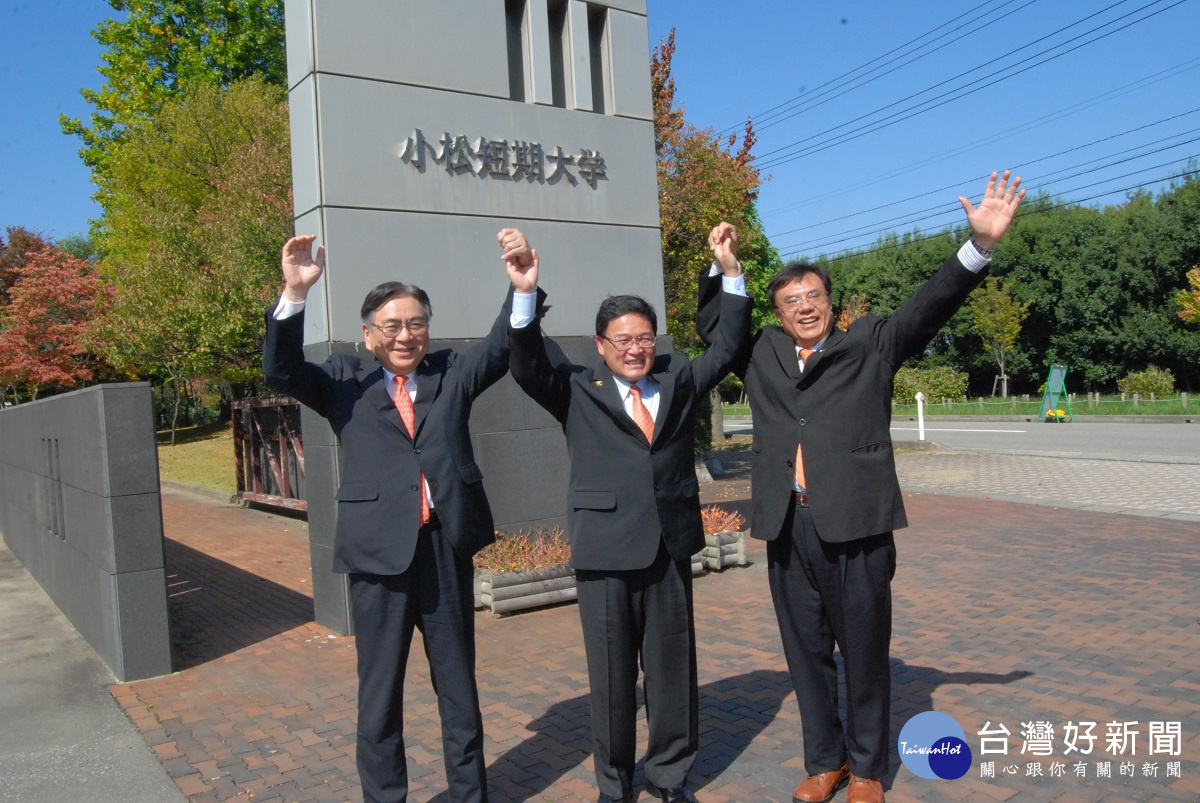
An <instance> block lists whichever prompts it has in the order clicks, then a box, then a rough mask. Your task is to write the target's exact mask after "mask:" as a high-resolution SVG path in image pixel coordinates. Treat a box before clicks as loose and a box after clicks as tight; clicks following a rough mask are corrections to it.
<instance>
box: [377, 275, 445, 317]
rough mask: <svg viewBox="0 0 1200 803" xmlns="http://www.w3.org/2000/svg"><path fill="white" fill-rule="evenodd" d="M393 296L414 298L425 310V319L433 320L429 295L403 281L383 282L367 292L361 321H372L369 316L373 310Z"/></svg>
mask: <svg viewBox="0 0 1200 803" xmlns="http://www.w3.org/2000/svg"><path fill="white" fill-rule="evenodd" d="M393 298H415V299H416V300H417V303H419V304H420V305H421V309H422V310H423V311H424V312H425V320H426V321H432V320H433V305H431V304H430V303H429V295H428V294H427V293H426V292H425V291H424V290H422V289H421V288H420V287H417V286H416V285H415V284H405V283H404V282H384V283H383V284H381V285H379V286H377V287H376V288H375V289H374V290H372V291H371V292H369V293H367V297H366V298H364V299H363V303H362V311H361V312H362V322H363V323H372V320H371V316H373V315H374V314H375V311H376V310H378V309H379V308H380V307H382V306H383V305H384V304H386V303H388V302H389V301H391V300H392V299H393Z"/></svg>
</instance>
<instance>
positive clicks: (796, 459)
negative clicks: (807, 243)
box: [697, 170, 1025, 803]
mask: <svg viewBox="0 0 1200 803" xmlns="http://www.w3.org/2000/svg"><path fill="white" fill-rule="evenodd" d="M1020 184H1021V179H1020V178H1017V179H1015V180H1013V181H1012V183H1011V184H1010V183H1009V172H1008V171H1007V170H1006V171H1005V172H1004V174H1003V176H998V175H997V174H996V173H992V175H991V179H990V180H989V181H988V184H987V188H986V190H985V192H984V196H983V200H982V201H981V202H980V204H979V206H978V207H975V206H973V205H972V204H971V202H970V201H969V200H967V199H966V198H965V197H960V198H959V202H960V203H961V204H962V207H963V210H964V211H965V212H966V213H967V223H968V224H969V225H970V227H971V229H972V232H973V236H972V237H971V239H970V241H968V242H966V243H964V244H963V246H962V247H961V248H960V249H959V250H958V252H957V253H956V254H955V255H954V256H952V257H950V258H949V259H947V260H946V262H945V263H944V264H943V265H942V267H941V269H940V270H938V272H937V273H936V274H935V275H934V276H933V277H932V278H931V279H929V281H927V282H926V283H925V284H923V285H922V286H921V287H920V288H918V289H917V291H916V292H915V293H914V294H913V295H912V297H910V298H909V299H908V300H907V301H905V302H904V303H903V304H901V305H900V307H899V309H897V310H896V311H895V312H894V313H893V314H892V315H891V316H889V317H887V318H880V317H877V316H875V315H867V316H865V317H862V318H859V319H858V320H856V321H854V322H853V323H852V324H850V326H849V328H848V329H847V330H846V331H844V332H843V331H841V330H840V329H837V328H836V327H835V326H834V321H835V320H836V315H835V311H834V307H833V303H832V301H833V299H832V297H831V295H830V292H831V290H832V287H831V285H830V280H829V274H828V273H827V272H826V271H825V269H824V268H823V267H820V266H814V265H807V264H803V263H792V264H790V265H787V266H785V267H784V268H783V269H782V270H780V271H779V272H778V273H777V274H776V275H775V277H774V278H772V279H771V282H770V285H769V286H768V291H767V292H768V295H769V296H770V299H771V303H772V305H773V307H774V309H775V317H776V319H777V320H778V321H779V325H778V326H765V327H763V329H762V331H760V332H759V333H758V335H757V336H756V337H755V339H754V342H753V345H752V346H751V347H750V348H748V349H747V351H746V353H745V354H744V355H742V357H741V358H740V359H739V364H738V365H737V366H735V368H734V372H735V373H737V374H738V375H739V376H744V378H745V381H746V392H747V394H748V395H749V397H750V409H751V410H752V412H753V416H754V447H753V449H754V466H753V468H752V474H751V487H752V489H753V496H754V509H753V515H752V518H751V526H752V527H753V530H752V533H753V536H754V537H755V538H762V539H765V540H766V541H767V575H768V578H769V582H770V587H771V598H772V601H773V602H774V605H775V615H776V618H777V619H778V621H779V631H780V634H781V636H782V639H783V648H784V654H785V656H786V658H787V663H788V670H789V672H790V674H791V678H792V684H793V686H794V687H795V690H796V698H797V702H798V703H799V706H800V719H801V723H802V731H803V734H804V764H805V769H806V771H807V772H808V777H807V778H805V779H803V780H802V781H801V783H800V784H799V786H798V787H797V788H796V791H795V793H794V795H793V798H792V799H793V800H794V801H796V802H797V803H821V802H822V801H827V800H831V799H832V798H833V796H834V795H835V794H836V793H837V791H838V789H840V788H841V787H843V786H846V785H847V784H848V785H849V790H848V792H847V798H846V799H847V800H848V801H849V803H877V802H881V801H883V785H882V782H881V778H882V777H883V776H884V774H885V773H886V772H887V768H888V751H889V746H888V733H889V711H890V705H891V669H890V666H889V663H888V648H889V642H890V640H891V632H892V600H891V578H892V575H893V573H894V572H895V568H896V548H895V544H894V541H893V538H892V531H893V530H897V529H900V528H902V527H906V526H907V524H908V522H907V519H906V518H905V514H904V503H903V501H902V499H901V495H900V484H899V481H898V480H897V477H896V464H895V461H894V459H893V455H892V441H891V436H890V434H889V427H890V425H891V400H892V381H893V379H894V377H895V374H896V371H897V370H898V369H899V368H900V366H901V364H902V363H903V362H904V361H905V360H906V359H908V358H909V357H913V356H916V355H918V354H920V353H921V352H922V351H923V350H924V349H925V346H926V345H927V344H928V343H929V342H930V341H931V340H932V339H933V337H934V336H935V335H936V334H937V333H938V330H940V329H941V328H942V327H943V326H944V325H945V324H946V322H947V321H949V320H950V317H951V316H952V315H953V314H954V312H955V311H956V310H957V309H958V308H959V307H960V306H962V304H963V302H964V301H966V299H967V296H968V295H970V293H971V291H972V290H973V289H974V288H975V287H976V286H977V285H978V284H979V283H980V282H981V281H982V280H983V276H984V274H985V273H986V268H987V266H988V263H989V261H990V259H991V256H992V251H993V250H994V249H995V247H996V244H997V243H998V242H1000V238H1001V237H1002V236H1003V235H1004V232H1005V231H1006V230H1007V229H1008V226H1009V224H1010V223H1011V222H1012V219H1013V214H1014V213H1015V212H1016V210H1017V206H1018V205H1019V204H1020V203H1021V198H1023V197H1024V195H1025V191H1024V190H1020V189H1019V187H1020ZM718 293H719V291H718V290H717V288H715V287H714V286H712V282H711V280H709V282H708V285H707V286H702V288H701V305H700V309H699V310H698V316H697V319H698V328H699V330H700V332H701V335H702V337H705V338H706V339H707V335H708V333H710V332H713V331H715V328H716V323H715V319H716V314H715V312H714V310H715V308H716V306H717V296H718ZM721 314H724V313H723V312H722V313H721ZM835 645H836V646H837V649H838V651H839V652H840V653H841V658H842V667H843V672H844V674H845V683H846V721H845V723H844V724H843V722H842V719H841V716H840V715H839V713H838V678H837V665H836V663H835V662H834V654H833V653H834V646H835Z"/></svg>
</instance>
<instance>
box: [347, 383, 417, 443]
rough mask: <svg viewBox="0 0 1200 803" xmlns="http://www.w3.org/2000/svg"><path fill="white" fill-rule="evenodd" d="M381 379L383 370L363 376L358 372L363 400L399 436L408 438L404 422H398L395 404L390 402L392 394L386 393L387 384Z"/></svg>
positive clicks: (398, 414)
mask: <svg viewBox="0 0 1200 803" xmlns="http://www.w3.org/2000/svg"><path fill="white" fill-rule="evenodd" d="M383 379H384V374H383V368H376V369H375V370H374V371H370V372H367V373H365V374H364V373H362V372H360V373H359V376H358V384H359V385H360V386H361V387H362V388H363V398H365V399H366V400H367V401H368V402H369V403H370V405H371V406H372V407H374V408H375V409H376V410H377V411H378V412H379V414H380V415H381V416H383V419H384V420H385V421H387V422H388V423H389V424H391V425H392V426H393V427H395V428H396V429H397V430H398V431H399V432H400V434H401V435H403V436H404V437H406V438H408V437H409V435H408V427H406V426H404V422H403V421H401V420H400V413H399V412H398V411H397V410H396V403H395V402H394V401H393V400H392V394H391V393H389V392H388V387H387V383H386V382H384V381H383ZM410 440H411V438H410Z"/></svg>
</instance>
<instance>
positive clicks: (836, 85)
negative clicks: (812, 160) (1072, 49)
mask: <svg viewBox="0 0 1200 803" xmlns="http://www.w3.org/2000/svg"><path fill="white" fill-rule="evenodd" d="M1121 1H1122V2H1127V0H1121ZM988 2H991V0H988ZM1014 2H1017V0H1008V2H1006V3H1004V4H1003V5H1002V6H1000V8H1004V6H1007V5H1011V4H1012V3H1014ZM1034 2H1036V0H1028V2H1026V3H1025V4H1024V5H1022V6H1020V7H1019V8H1016V9H1014V10H1012V11H1010V12H1008V13H1007V14H1004V15H1002V16H1000V17H997V18H996V19H994V20H991V21H989V22H987V23H985V24H984V25H981V26H980V27H978V28H976V29H974V30H972V31H968V32H967V33H966V34H963V36H969V35H970V34H974V33H978V32H979V31H982V30H983V29H985V28H987V27H989V26H991V25H994V24H995V23H997V22H999V21H1000V20H1003V19H1005V18H1007V17H1009V16H1011V15H1013V14H1015V13H1017V12H1018V11H1020V10H1022V9H1024V8H1026V7H1027V6H1030V5H1032V4H1033V3H1034ZM985 5H987V3H986V2H985V3H982V4H981V5H979V6H976V7H975V8H973V9H971V10H970V11H968V12H966V13H964V14H960V15H959V16H957V17H954V18H953V19H951V20H950V21H949V22H945V23H943V24H941V25H939V26H938V27H937V28H934V29H933V30H931V31H927V32H925V33H923V34H921V35H920V36H918V37H916V38H915V39H910V40H909V41H908V42H905V43H904V44H903V45H900V46H898V47H895V48H893V49H892V50H889V51H888V52H887V53H884V54H883V55H882V56H878V57H876V58H875V59H872V60H871V61H869V62H867V63H866V64H862V65H859V66H858V67H855V68H854V69H852V70H849V71H847V72H845V73H843V74H842V75H840V76H838V77H837V78H834V79H832V80H830V81H826V82H825V83H824V84H821V85H820V86H818V87H817V88H816V89H813V90H811V91H809V92H804V93H801V94H800V95H798V96H797V97H794V98H792V99H791V100H787V101H784V102H783V103H781V104H778V105H776V106H773V107H772V108H770V109H768V110H767V111H765V112H763V113H762V114H760V115H758V116H752V119H755V120H756V122H755V125H754V127H755V130H756V131H763V130H765V129H768V128H770V127H772V126H774V125H776V124H778V123H780V122H783V121H784V120H787V119H790V118H792V117H794V116H795V114H799V113H800V112H802V111H811V110H812V109H814V108H816V107H817V106H821V105H824V103H827V102H828V100H833V99H836V98H837V97H840V96H841V95H845V94H848V93H849V92H850V91H853V90H855V89H862V88H863V87H865V86H867V85H868V84H870V83H873V82H874V81H875V80H876V79H878V78H880V77H881V75H875V77H874V78H870V79H868V80H862V81H861V83H858V84H857V85H855V86H852V87H850V89H848V90H846V91H845V92H842V93H839V94H838V95H834V96H833V97H831V98H828V100H826V101H822V102H821V103H815V104H812V105H805V107H804V108H803V109H799V110H796V106H795V104H796V103H797V102H799V101H804V102H805V103H810V102H811V101H813V100H816V99H819V98H821V97H825V96H827V95H829V94H830V93H832V92H833V91H834V90H837V89H841V88H842V87H844V86H846V85H847V84H850V83H853V82H854V81H859V80H861V79H864V78H866V76H869V75H871V74H872V73H879V72H880V71H881V70H883V69H884V68H885V67H887V66H888V65H890V64H892V63H894V62H895V61H897V60H898V59H900V58H903V57H904V56H906V55H908V54H902V55H900V56H896V57H895V58H892V59H890V60H888V61H885V62H883V63H882V64H879V65H878V66H876V67H874V68H873V69H871V70H869V71H868V72H867V73H865V74H864V75H860V76H857V77H855V78H853V79H851V78H850V76H853V75H854V73H856V72H859V71H860V70H863V69H866V68H867V67H870V66H871V65H872V64H875V63H876V62H878V61H880V60H881V59H884V58H887V57H888V56H890V55H892V54H893V53H896V52H897V51H899V50H903V49H904V48H906V47H908V46H909V45H911V44H913V43H915V42H919V41H920V40H921V39H924V38H925V37H927V36H929V35H931V34H933V33H935V32H936V31H938V30H940V29H941V28H944V27H946V26H947V25H950V24H951V23H953V22H956V21H957V20H960V19H962V18H963V17H966V16H968V15H969V14H973V13H974V12H975V11H977V10H978V9H980V8H983V6H985ZM990 13H992V12H991V11H988V12H985V13H984V14H981V15H980V16H979V17H976V18H975V19H972V20H969V21H968V22H966V23H963V24H962V25H959V26H957V27H955V28H953V29H951V30H950V31H947V32H946V33H944V34H942V35H941V36H939V37H937V39H934V40H933V41H934V42H936V41H938V40H939V39H946V38H948V37H949V36H951V35H952V34H955V33H957V32H958V31H959V30H961V29H962V28H964V27H966V26H967V25H969V24H971V23H973V22H975V21H976V20H978V19H981V18H982V17H984V16H987V14H990ZM960 38H961V37H960ZM954 41H958V40H957V39H956V40H951V41H948V42H946V43H944V44H942V45H941V46H939V47H936V48H934V49H932V50H929V51H927V52H925V53H922V54H920V55H919V56H916V57H914V58H912V59H910V60H909V61H906V62H904V63H903V64H900V65H898V66H897V67H894V68H893V70H896V69H900V68H902V67H907V66H909V65H910V64H914V63H916V62H917V61H920V60H921V59H923V58H925V57H926V56H930V55H932V54H934V53H936V52H937V51H939V50H941V49H942V48H944V47H947V46H949V45H950V44H953V42H954ZM930 44H932V42H929V43H926V44H924V45H921V46H920V47H927V46H928V45H930ZM919 49H920V48H917V50H919ZM843 79H847V80H843ZM821 90H824V91H821ZM814 93H816V97H810V96H811V95H813V94H814ZM806 99H807V100H806ZM793 110H796V111H795V113H794V114H786V113H787V112H792V111H793ZM785 114H786V116H783V115H785ZM773 118H774V119H773ZM742 125H745V121H743V122H742V123H740V124H739V125H737V126H733V127H731V128H726V129H724V130H723V131H722V132H721V134H720V135H722V136H723V135H726V134H728V133H730V132H732V131H736V130H738V129H740V127H741V126H742Z"/></svg>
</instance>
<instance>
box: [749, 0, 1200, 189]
mask: <svg viewBox="0 0 1200 803" xmlns="http://www.w3.org/2000/svg"><path fill="white" fill-rule="evenodd" d="M1123 1H1124V0H1123ZM1162 2H1166V0H1153V2H1151V3H1148V4H1147V5H1145V6H1143V7H1141V8H1139V9H1136V10H1135V11H1133V12H1130V14H1125V15H1122V16H1121V17H1118V18H1117V20H1112V21H1110V22H1106V23H1104V24H1103V25H1100V26H1098V27H1096V28H1093V29H1091V30H1089V31H1087V32H1085V33H1082V34H1079V35H1078V36H1075V37H1072V38H1071V39H1069V40H1067V42H1063V43H1061V44H1058V45H1054V46H1053V47H1051V48H1048V49H1046V50H1044V51H1041V52H1040V53H1037V54H1035V55H1034V56H1033V57H1032V58H1036V57H1038V56H1042V55H1045V54H1047V53H1050V52H1051V51H1053V50H1055V49H1057V48H1061V47H1064V46H1065V45H1067V44H1070V43H1071V42H1075V41H1077V40H1079V39H1081V38H1083V37H1085V36H1088V35H1090V34H1092V33H1095V32H1096V31H1099V30H1101V29H1102V28H1105V27H1107V26H1110V25H1113V24H1114V23H1115V22H1117V21H1119V20H1122V19H1125V18H1126V17H1128V16H1131V15H1132V14H1136V13H1139V12H1141V11H1144V10H1146V9H1147V8H1150V7H1151V6H1153V5H1157V4H1158V3H1162ZM1184 2H1186V0H1175V2H1174V3H1172V4H1171V5H1169V6H1167V7H1166V8H1162V9H1159V10H1157V11H1153V12H1151V13H1150V14H1147V15H1146V16H1144V17H1142V18H1141V19H1137V20H1134V21H1133V22H1129V23H1126V24H1124V25H1122V26H1120V27H1119V28H1116V29H1115V30H1111V31H1108V32H1106V33H1102V34H1100V35H1099V36H1096V37H1095V38H1093V39H1091V40H1089V41H1086V42H1083V43H1081V44H1079V45H1076V46H1075V47H1072V48H1070V49H1068V50H1065V51H1063V52H1061V53H1056V54H1054V55H1052V56H1049V57H1047V58H1045V59H1043V60H1041V61H1038V62H1035V63H1032V64H1027V65H1026V66H1024V67H1021V68H1020V69H1015V67H1016V65H1010V66H1008V67H1003V68H1001V69H999V70H996V71H994V72H992V73H989V74H988V75H986V76H983V77H982V78H981V79H979V80H984V81H986V80H987V79H989V78H995V80H992V81H989V82H988V83H985V84H982V85H979V86H971V87H969V88H968V87H959V88H956V89H953V90H951V92H952V93H957V94H953V95H952V96H950V97H942V98H940V99H933V100H926V101H921V102H920V103H917V104H915V105H913V106H910V107H908V108H907V109H903V110H901V111H898V112H896V113H895V114H893V115H891V116H890V117H887V118H884V119H882V120H877V121H875V122H872V123H867V124H865V125H862V126H859V127H858V128H856V129H853V130H851V131H849V132H845V133H843V134H839V135H837V136H835V137H831V138H829V139H826V140H824V141H822V142H818V143H816V144H814V145H811V146H809V147H807V148H804V149H802V150H801V151H799V152H797V153H792V154H788V155H785V156H779V157H776V158H775V159H770V160H766V162H765V163H762V162H759V163H758V164H756V167H758V169H759V170H768V169H770V168H772V167H776V166H778V165H781V164H785V163H787V162H792V161H795V160H797V159H800V158H803V157H805V156H811V155H813V154H814V153H819V152H821V151H824V150H827V149H829V148H832V147H834V146H836V145H842V144H845V143H846V142H850V141H852V140H855V139H858V138H860V137H863V136H866V135H867V134H871V133H874V132H876V131H879V130H882V129H883V128H887V127H889V126H892V125H895V124H897V123H900V122H903V121H904V120H908V119H911V118H912V117H916V116H918V115H920V114H924V113H925V112H928V111H931V110H932V109H935V108H938V107H941V106H944V105H946V104H948V103H951V102H953V101H956V100H961V99H962V98H965V97H967V96H969V95H973V94H975V93H976V92H980V91H982V90H984V89H987V88H988V87H990V86H992V85H994V84H997V83H1000V82H1001V81H1006V80H1008V79H1010V78H1013V77H1015V76H1017V75H1020V74H1022V73H1024V72H1028V71H1029V70H1031V69H1034V68H1035V67H1040V66H1042V65H1044V64H1047V63H1049V62H1051V61H1054V60H1056V59H1059V58H1062V57H1063V56H1065V55H1068V54H1070V53H1073V52H1074V51H1076V50H1079V49H1080V48H1083V47H1086V46H1088V45H1091V44H1095V43H1096V42H1098V41H1100V40H1102V39H1105V38H1107V37H1109V36H1112V35H1113V34H1115V33H1119V32H1121V31H1123V30H1125V29H1127V28H1129V27H1132V26H1133V25H1136V24H1138V23H1140V22H1144V21H1146V20H1148V19H1150V18H1152V17H1154V16H1157V15H1158V14H1161V13H1163V12H1165V11H1168V10H1170V9H1172V8H1174V7H1175V6H1178V5H1181V4H1182V3H1184ZM1110 8H1111V7H1110ZM1093 16H1094V15H1093ZM1068 27H1070V26H1068ZM1020 49H1023V48H1018V50H1020ZM1013 52H1017V51H1013ZM975 69H979V68H975ZM1014 69H1015V71H1014V72H1011V73H1010V74H1008V75H1001V74H1002V73H1004V72H1007V71H1009V70H1014ZM971 72H974V70H968V71H966V72H964V73H960V75H959V76H955V78H953V79H950V80H957V78H959V77H962V76H963V75H968V74H970V73H971ZM996 76H1001V77H999V78H996ZM945 83H947V82H946V81H942V82H939V83H938V84H935V85H934V86H933V87H929V88H928V89H926V90H922V91H921V92H917V93H914V94H912V95H909V96H908V97H907V98H904V99H903V100H900V101H896V102H894V103H891V104H888V105H887V106H884V107H882V108H881V109H877V110H876V111H874V112H871V113H869V114H867V115H860V116H859V117H857V118H855V119H854V120H851V121H849V122H846V123H843V124H841V125H838V126H835V127H833V128H830V129H827V130H826V131H823V132H821V133H819V134H814V135H813V136H810V137H806V138H804V139H802V140H798V141H797V142H794V143H792V144H791V145H787V146H784V147H783V148H777V149H775V150H774V151H770V152H769V153H778V152H779V151H781V150H786V149H788V148H793V147H796V146H798V145H801V144H803V143H804V142H808V141H810V140H812V139H814V138H816V137H819V136H821V135H823V134H826V133H831V132H833V131H836V130H838V129H839V128H844V127H846V126H847V125H850V124H852V123H854V122H857V121H858V120H862V119H865V118H866V117H870V116H871V115H873V114H877V113H878V112H879V111H882V110H883V109H886V108H890V107H892V106H895V105H897V104H899V103H902V102H904V101H905V100H909V99H912V98H915V97H917V96H919V95H921V94H925V93H926V92H928V91H931V90H932V89H935V88H937V87H939V86H941V85H942V84H945ZM922 107H924V108H922Z"/></svg>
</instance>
